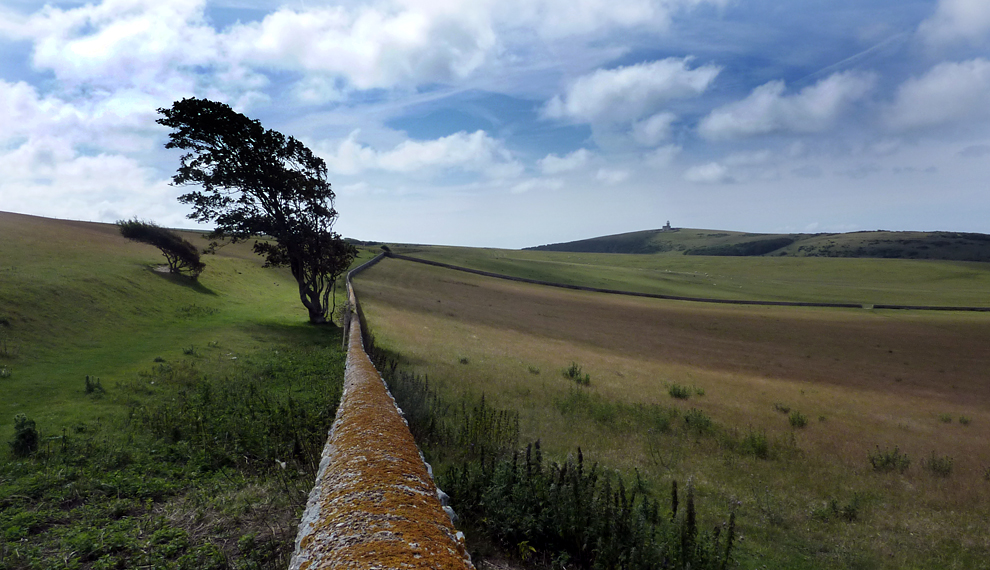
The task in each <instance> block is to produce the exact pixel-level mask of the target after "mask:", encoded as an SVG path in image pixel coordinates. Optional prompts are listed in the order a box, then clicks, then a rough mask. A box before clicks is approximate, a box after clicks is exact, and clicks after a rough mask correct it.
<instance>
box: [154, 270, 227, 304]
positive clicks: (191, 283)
mask: <svg viewBox="0 0 990 570" xmlns="http://www.w3.org/2000/svg"><path fill="white" fill-rule="evenodd" d="M158 267H159V266H149V267H148V271H150V272H152V273H153V274H155V275H157V276H158V277H161V278H162V279H165V280H166V281H171V282H172V283H175V284H176V285H181V286H182V287H186V288H187V289H192V290H193V291H195V292H197V293H202V294H204V295H212V296H214V297H216V296H217V292H216V291H214V290H213V289H210V288H209V287H206V286H204V285H203V284H202V283H200V282H199V280H197V279H193V278H192V277H189V276H188V275H180V274H175V273H169V272H167V271H164V272H163V271H160V270H159V269H158Z"/></svg>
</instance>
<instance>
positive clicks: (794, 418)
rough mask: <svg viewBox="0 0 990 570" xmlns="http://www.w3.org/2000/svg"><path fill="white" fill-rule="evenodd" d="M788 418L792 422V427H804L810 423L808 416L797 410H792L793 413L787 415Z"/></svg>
mask: <svg viewBox="0 0 990 570" xmlns="http://www.w3.org/2000/svg"><path fill="white" fill-rule="evenodd" d="M787 420H788V421H789V422H790V424H791V427H796V428H803V427H804V426H806V425H808V418H807V417H805V415H804V414H802V413H801V412H799V411H797V410H794V411H793V412H791V415H790V416H788V417H787Z"/></svg>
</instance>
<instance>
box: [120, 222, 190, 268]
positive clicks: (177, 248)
mask: <svg viewBox="0 0 990 570" xmlns="http://www.w3.org/2000/svg"><path fill="white" fill-rule="evenodd" d="M117 226H119V227H120V235H122V236H124V237H125V238H127V239H129V240H133V241H139V242H141V243H146V244H149V245H153V246H155V247H157V248H158V249H159V250H161V252H162V255H164V256H165V259H166V260H168V271H169V273H176V274H187V275H189V276H190V277H192V278H193V279H196V278H197V277H199V274H200V273H202V272H203V270H204V269H206V264H205V263H203V262H202V261H200V259H199V256H200V252H199V249H197V248H196V246H195V245H193V244H191V243H190V242H189V241H188V240H185V239H182V236H180V235H179V234H177V233H176V232H174V231H172V230H170V229H168V228H163V227H161V226H159V225H158V224H155V223H154V222H142V221H141V220H138V219H137V218H134V219H133V220H121V221H119V222H117Z"/></svg>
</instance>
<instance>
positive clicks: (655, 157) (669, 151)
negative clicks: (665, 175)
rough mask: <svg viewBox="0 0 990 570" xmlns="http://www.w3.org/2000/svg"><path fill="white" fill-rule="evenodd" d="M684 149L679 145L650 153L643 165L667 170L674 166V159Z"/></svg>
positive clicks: (671, 145)
mask: <svg viewBox="0 0 990 570" xmlns="http://www.w3.org/2000/svg"><path fill="white" fill-rule="evenodd" d="M682 150H683V149H682V148H681V147H679V146H677V145H673V144H669V145H665V146H662V147H660V148H658V149H655V150H652V151H650V152H648V153H647V154H646V155H645V156H644V157H643V163H644V164H645V165H646V166H649V167H652V168H666V167H668V166H670V165H671V164H673V162H674V159H675V158H677V155H679V154H680V153H681V151H682Z"/></svg>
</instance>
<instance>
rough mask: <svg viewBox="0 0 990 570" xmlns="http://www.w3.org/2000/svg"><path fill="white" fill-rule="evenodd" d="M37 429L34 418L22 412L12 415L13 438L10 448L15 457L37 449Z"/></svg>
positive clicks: (24, 455)
mask: <svg viewBox="0 0 990 570" xmlns="http://www.w3.org/2000/svg"><path fill="white" fill-rule="evenodd" d="M38 439H39V436H38V430H37V428H35V423H34V420H32V419H29V418H28V417H27V416H25V415H24V414H17V415H16V416H14V440H13V441H11V442H10V450H11V451H12V452H13V453H14V455H15V456H17V457H27V456H28V455H31V454H32V453H34V452H35V451H38Z"/></svg>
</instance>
